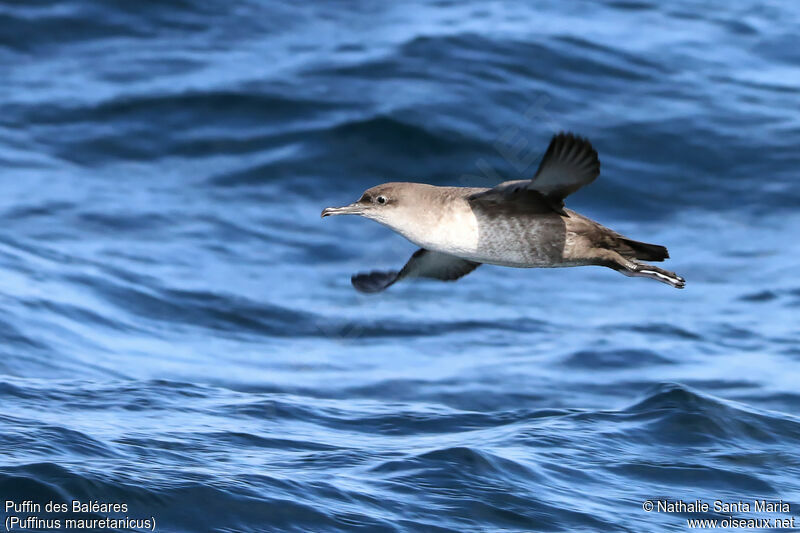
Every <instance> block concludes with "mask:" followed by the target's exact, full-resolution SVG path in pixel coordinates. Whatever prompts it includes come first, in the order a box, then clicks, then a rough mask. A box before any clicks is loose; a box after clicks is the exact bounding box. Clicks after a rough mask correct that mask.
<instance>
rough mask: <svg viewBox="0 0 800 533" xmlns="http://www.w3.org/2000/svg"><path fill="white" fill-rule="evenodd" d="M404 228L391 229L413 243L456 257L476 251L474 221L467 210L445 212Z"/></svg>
mask: <svg viewBox="0 0 800 533" xmlns="http://www.w3.org/2000/svg"><path fill="white" fill-rule="evenodd" d="M432 215H433V214H432ZM425 218H426V219H427V220H424V221H422V220H421V221H420V222H423V223H415V224H411V225H408V226H405V227H400V228H395V229H396V231H398V232H399V233H401V234H402V235H403V236H404V237H405V238H407V239H408V240H410V241H411V242H413V243H414V244H416V245H418V246H421V247H422V248H426V249H428V250H433V251H436V252H443V253H449V254H452V255H456V256H459V257H469V256H473V255H474V254H475V253H476V252H477V251H478V236H479V232H478V220H477V218H476V217H475V214H474V213H473V212H472V210H471V209H469V208H466V209H464V208H461V209H458V208H455V209H445V210H443V211H441V212H439V213H436V214H435V216H428V217H425Z"/></svg>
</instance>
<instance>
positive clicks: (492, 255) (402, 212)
mask: <svg viewBox="0 0 800 533" xmlns="http://www.w3.org/2000/svg"><path fill="white" fill-rule="evenodd" d="M599 174H600V161H599V160H598V158H597V152H596V151H595V150H594V148H592V145H591V144H590V143H589V141H588V140H586V139H584V138H582V137H578V136H576V135H573V134H571V133H559V134H557V135H555V136H553V138H552V140H551V141H550V146H549V147H548V148H547V151H546V152H545V154H544V157H543V158H542V162H541V163H540V165H539V169H538V170H537V171H536V174H535V175H534V176H533V178H531V179H529V180H515V181H506V182H503V183H501V184H499V185H497V186H496V187H493V188H477V187H436V186H433V185H428V184H425V183H384V184H383V185H378V186H376V187H372V188H371V189H368V190H367V191H366V192H364V194H363V195H362V196H361V198H360V199H359V200H358V201H357V202H354V203H352V204H350V205H347V206H344V207H328V208H326V209H324V210H323V211H322V217H327V216H333V215H359V216H362V217H366V218H370V219H372V220H375V221H376V222H379V223H381V224H383V225H384V226H388V227H389V228H391V229H392V230H394V231H396V232H397V233H399V234H400V235H402V236H403V237H405V238H406V239H408V240H409V241H411V242H413V243H414V244H416V245H417V246H420V247H421V248H420V249H419V250H417V251H416V252H414V254H413V255H412V256H411V258H410V259H409V260H408V262H407V263H406V264H405V266H404V267H403V268H402V269H400V270H399V271H373V272H369V273H361V274H356V275H354V276H353V277H352V283H353V287H355V288H356V289H357V290H358V291H361V292H366V293H374V292H380V291H382V290H384V289H386V288H387V287H389V286H390V285H392V284H394V283H396V282H398V281H400V280H403V279H406V278H431V279H438V280H443V281H453V280H457V279H459V278H461V277H462V276H465V275H467V274H469V273H470V272H472V271H473V270H475V269H476V268H478V267H479V266H480V265H481V264H482V263H486V264H492V265H501V266H507V267H516V268H535V267H570V266H584V265H599V266H604V267H608V268H611V269H614V270H616V271H617V272H620V273H622V274H625V275H626V276H631V277H645V278H652V279H655V280H658V281H660V282H662V283H666V284H667V285H671V286H672V287H675V288H677V289H682V288H683V287H684V285H685V283H686V282H685V280H684V279H683V278H682V277H680V276H678V275H677V274H675V273H674V272H670V271H668V270H664V269H662V268H659V267H657V266H653V265H649V264H647V263H645V262H644V261H663V260H664V259H667V258H668V257H669V254H668V252H667V249H666V248H665V247H664V246H660V245H657V244H648V243H644V242H639V241H634V240H632V239H628V238H627V237H624V236H622V235H620V234H619V233H617V232H615V231H613V230H610V229H608V228H606V227H605V226H603V225H601V224H599V223H597V222H595V221H594V220H591V219H589V218H587V217H585V216H583V215H580V214H578V213H576V212H575V211H572V210H571V209H567V208H566V207H564V199H565V198H566V197H567V196H568V195H570V194H572V193H573V192H575V191H577V190H578V189H580V188H581V187H583V186H585V185H588V184H590V183H591V182H593V181H594V180H595V178H597V176H598V175H599Z"/></svg>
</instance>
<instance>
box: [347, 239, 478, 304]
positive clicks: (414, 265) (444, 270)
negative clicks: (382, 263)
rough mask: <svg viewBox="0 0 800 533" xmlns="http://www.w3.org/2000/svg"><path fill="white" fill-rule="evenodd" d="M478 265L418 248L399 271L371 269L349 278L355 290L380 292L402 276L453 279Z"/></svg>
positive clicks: (467, 272)
mask: <svg viewBox="0 0 800 533" xmlns="http://www.w3.org/2000/svg"><path fill="white" fill-rule="evenodd" d="M480 265H481V263H475V262H474V261H467V260H466V259H461V258H459V257H456V256H454V255H449V254H443V253H441V252H431V251H430V250H426V249H425V248H420V249H419V250H417V251H416V252H414V255H412V256H411V259H409V260H408V262H407V263H406V265H405V266H404V267H403V268H402V270H400V272H396V271H385V272H381V271H373V272H369V273H363V274H356V275H355V276H353V277H352V278H351V281H352V283H353V287H355V288H356V290H357V291H359V292H367V293H373V292H380V291H382V290H384V289H386V288H387V287H389V286H390V285H392V284H394V283H397V282H398V281H400V280H401V279H404V278H431V279H439V280H442V281H454V280H457V279H458V278H460V277H462V276H466V275H467V274H469V273H470V272H472V271H473V270H475V269H476V268H478V267H479V266H480Z"/></svg>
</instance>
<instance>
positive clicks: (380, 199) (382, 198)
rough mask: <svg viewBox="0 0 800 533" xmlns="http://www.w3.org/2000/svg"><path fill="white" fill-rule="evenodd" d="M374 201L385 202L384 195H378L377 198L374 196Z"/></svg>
mask: <svg viewBox="0 0 800 533" xmlns="http://www.w3.org/2000/svg"><path fill="white" fill-rule="evenodd" d="M375 201H376V202H378V203H379V204H385V203H386V197H385V196H378V197H377V198H375Z"/></svg>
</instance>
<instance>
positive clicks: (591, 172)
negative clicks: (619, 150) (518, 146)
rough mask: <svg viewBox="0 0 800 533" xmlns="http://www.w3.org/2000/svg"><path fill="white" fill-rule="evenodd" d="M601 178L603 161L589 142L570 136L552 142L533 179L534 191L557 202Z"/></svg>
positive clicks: (554, 137) (553, 139) (530, 184)
mask: <svg viewBox="0 0 800 533" xmlns="http://www.w3.org/2000/svg"><path fill="white" fill-rule="evenodd" d="M598 175H600V160H599V159H598V158H597V151H596V150H595V149H594V148H592V145H591V143H590V142H589V141H587V140H586V139H584V138H583V137H578V136H575V135H573V134H571V133H559V134H558V135H554V136H553V138H552V139H551V140H550V146H548V147H547V151H546V152H545V153H544V157H543V158H542V162H541V164H540V165H539V170H537V171H536V174H535V175H534V176H533V178H532V179H531V180H530V183H529V184H528V188H529V189H533V190H535V191H538V192H540V193H542V194H543V195H545V196H547V197H548V198H549V199H551V200H553V201H556V202H563V201H564V198H566V197H567V196H569V195H570V194H572V193H574V192H575V191H577V190H578V189H580V188H581V187H583V186H584V185H589V184H590V183H591V182H593V181H594V180H595V178H597V176H598Z"/></svg>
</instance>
